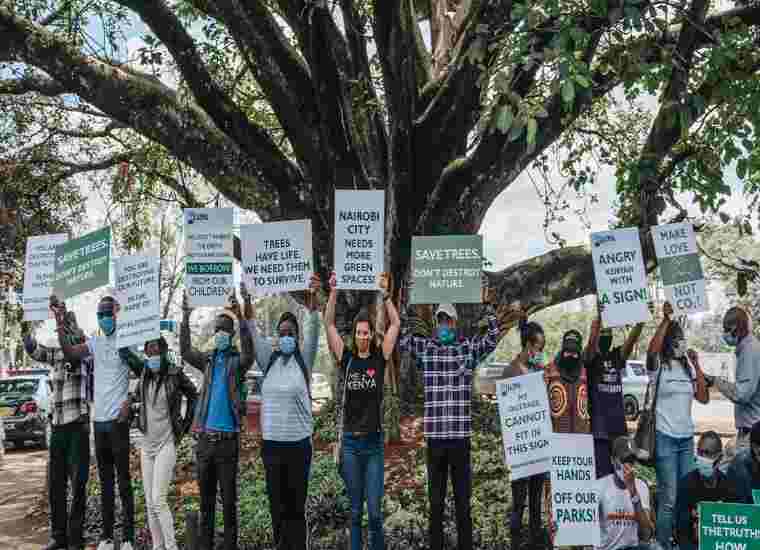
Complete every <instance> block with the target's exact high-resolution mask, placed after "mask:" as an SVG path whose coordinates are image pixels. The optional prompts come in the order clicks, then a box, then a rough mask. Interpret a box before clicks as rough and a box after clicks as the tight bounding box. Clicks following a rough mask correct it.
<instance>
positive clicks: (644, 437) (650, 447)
mask: <svg viewBox="0 0 760 550" xmlns="http://www.w3.org/2000/svg"><path fill="white" fill-rule="evenodd" d="M661 375H662V366H661V365H659V366H658V369H657V374H656V376H655V377H656V380H655V383H654V395H653V397H652V402H651V403H650V402H649V396H650V394H651V393H652V392H651V389H652V382H651V381H650V382H649V384H647V392H646V395H645V396H644V408H643V410H642V411H641V413H640V415H639V425H638V427H637V428H636V436H635V437H634V442H635V443H636V447H637V448H638V453H637V454H638V455H639V456H638V459H639V462H641V463H642V464H645V465H647V466H653V465H654V463H655V456H656V455H655V451H656V447H655V442H656V440H657V437H656V436H657V433H656V431H657V425H656V424H657V415H656V411H655V409H656V407H657V393H658V390H659V388H660V376H661Z"/></svg>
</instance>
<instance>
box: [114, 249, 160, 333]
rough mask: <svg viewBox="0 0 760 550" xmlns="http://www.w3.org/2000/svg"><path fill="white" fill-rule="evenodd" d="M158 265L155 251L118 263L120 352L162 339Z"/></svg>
mask: <svg viewBox="0 0 760 550" xmlns="http://www.w3.org/2000/svg"><path fill="white" fill-rule="evenodd" d="M159 265H160V264H159V261H158V254H157V253H156V252H155V251H152V252H146V253H145V254H140V255H135V256H124V257H121V258H118V259H117V260H116V296H117V300H118V301H119V304H120V306H121V309H120V310H119V319H118V322H117V323H116V338H117V341H118V347H119V348H124V347H128V346H133V345H135V344H143V343H145V342H146V341H148V340H155V339H157V338H158V337H159V336H160V335H161V332H160V321H161V303H160V300H159V289H158V283H159Z"/></svg>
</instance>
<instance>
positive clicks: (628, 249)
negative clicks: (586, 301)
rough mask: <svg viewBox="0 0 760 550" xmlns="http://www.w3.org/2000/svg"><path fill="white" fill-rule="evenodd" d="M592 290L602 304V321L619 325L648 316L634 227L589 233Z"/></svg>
mask: <svg viewBox="0 0 760 550" xmlns="http://www.w3.org/2000/svg"><path fill="white" fill-rule="evenodd" d="M591 256H592V258H593V260H594V275H595V277H596V293H597V298H598V300H599V301H600V302H601V303H602V304H603V305H604V311H603V312H602V321H603V322H604V325H605V326H607V327H619V326H623V325H630V324H634V323H640V322H646V321H649V320H651V318H652V317H651V313H650V312H649V305H648V303H649V300H650V298H649V289H648V287H647V276H646V270H645V269H644V260H643V258H642V254H641V241H640V240H639V230H638V229H637V228H635V227H627V228H625V229H614V230H611V231H600V232H598V233H592V234H591Z"/></svg>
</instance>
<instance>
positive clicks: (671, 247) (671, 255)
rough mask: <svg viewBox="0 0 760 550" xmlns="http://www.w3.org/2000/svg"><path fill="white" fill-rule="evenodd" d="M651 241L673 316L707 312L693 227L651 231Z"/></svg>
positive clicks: (674, 225) (661, 227) (662, 227)
mask: <svg viewBox="0 0 760 550" xmlns="http://www.w3.org/2000/svg"><path fill="white" fill-rule="evenodd" d="M652 240H653V241H654V250H655V254H656V255H657V263H658V265H659V268H660V277H662V283H663V285H664V287H665V297H666V299H667V300H668V302H670V304H671V305H672V306H673V311H674V313H675V315H676V316H680V315H688V314H690V313H700V312H702V311H707V292H706V288H705V276H704V273H703V271H702V264H701V262H700V260H699V250H698V249H697V239H696V237H695V236H694V226H693V225H692V224H690V223H688V222H683V223H671V224H666V225H658V226H657V227H653V228H652Z"/></svg>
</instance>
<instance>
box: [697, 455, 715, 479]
mask: <svg viewBox="0 0 760 550" xmlns="http://www.w3.org/2000/svg"><path fill="white" fill-rule="evenodd" d="M694 462H695V463H696V465H697V471H698V472H699V475H700V476H702V477H703V478H704V479H711V478H712V477H713V476H714V475H715V468H714V464H715V461H714V460H712V459H710V458H705V457H704V456H695V457H694Z"/></svg>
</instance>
